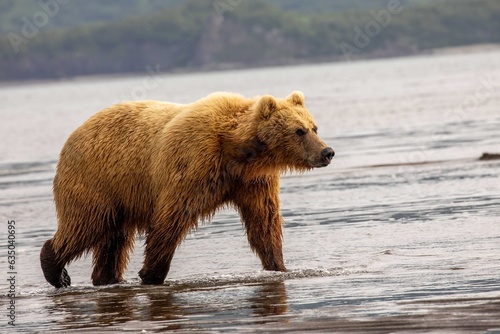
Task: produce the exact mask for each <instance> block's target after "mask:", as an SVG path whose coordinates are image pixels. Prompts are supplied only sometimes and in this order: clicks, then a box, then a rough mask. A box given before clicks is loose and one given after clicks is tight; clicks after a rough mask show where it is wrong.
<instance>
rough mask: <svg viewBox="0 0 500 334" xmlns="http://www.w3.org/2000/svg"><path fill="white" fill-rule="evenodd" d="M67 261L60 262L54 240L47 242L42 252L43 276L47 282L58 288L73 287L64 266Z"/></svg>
mask: <svg viewBox="0 0 500 334" xmlns="http://www.w3.org/2000/svg"><path fill="white" fill-rule="evenodd" d="M66 263H67V261H63V260H60V259H59V260H58V257H57V255H56V253H55V251H54V246H53V244H52V239H49V240H47V241H46V242H45V243H44V245H43V247H42V250H41V251H40V264H41V266H42V271H43V275H44V276H45V279H46V280H47V282H49V283H50V284H52V285H53V286H55V287H56V288H63V287H68V286H70V285H71V278H70V277H69V274H68V271H67V270H66V268H64V266H65V265H66Z"/></svg>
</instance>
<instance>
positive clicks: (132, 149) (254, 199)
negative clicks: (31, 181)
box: [40, 92, 334, 287]
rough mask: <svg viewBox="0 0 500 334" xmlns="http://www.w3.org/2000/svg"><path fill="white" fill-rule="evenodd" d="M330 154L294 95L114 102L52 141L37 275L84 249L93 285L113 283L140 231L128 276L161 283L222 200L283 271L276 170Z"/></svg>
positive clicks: (52, 277) (318, 162) (56, 275)
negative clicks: (136, 263) (50, 215)
mask: <svg viewBox="0 0 500 334" xmlns="http://www.w3.org/2000/svg"><path fill="white" fill-rule="evenodd" d="M333 156H334V151H333V149H332V148H330V147H328V146H327V145H326V144H325V143H324V142H323V141H322V140H321V139H320V138H319V137H318V135H317V126H316V124H315V123H314V120H313V118H312V116H311V115H310V113H309V112H308V111H307V109H306V107H305V105H304V96H303V94H302V93H301V92H293V93H292V94H291V95H290V96H288V97H287V98H286V99H278V98H274V97H273V96H270V95H264V96H262V97H257V98H254V99H248V98H244V97H243V96H241V95H238V94H232V93H214V94H211V95H209V96H207V97H205V98H203V99H201V100H199V101H197V102H194V103H191V104H185V105H183V104H174V103H166V102H158V101H142V102H126V103H122V104H117V105H114V106H112V107H110V108H108V109H105V110H103V111H101V112H99V113H97V114H96V115H94V116H93V117H91V118H90V119H89V120H88V121H86V122H85V123H84V124H83V125H82V126H80V127H79V128H78V129H77V130H76V131H75V132H73V134H72V135H71V136H70V137H69V139H68V140H67V142H66V144H65V145H64V147H63V149H62V152H61V155H60V159H59V163H58V165H57V172H56V175H55V178H54V199H55V205H56V212H57V218H58V229H57V231H56V233H55V235H54V237H53V238H52V239H50V240H47V241H46V242H45V244H44V245H43V247H42V250H41V253H40V261H41V266H42V270H43V273H44V276H45V278H46V279H47V281H48V282H49V283H50V284H52V285H53V286H55V287H64V286H68V285H70V284H71V282H70V278H69V275H68V273H67V271H66V269H65V268H64V267H65V265H66V264H67V263H69V262H70V261H73V260H75V259H77V258H78V257H80V256H81V255H82V254H86V253H88V252H89V251H92V253H93V267H94V269H93V272H92V283H93V284H94V285H104V284H113V283H118V282H120V281H122V280H123V273H124V270H125V269H126V266H127V261H128V257H129V251H130V250H131V248H132V247H133V245H134V236H135V234H136V233H141V234H145V235H146V248H145V259H144V265H143V268H142V269H141V271H140V272H139V276H140V277H141V279H142V283H143V284H162V283H163V282H164V280H165V277H166V276H167V273H168V270H169V267H170V262H171V261H172V257H173V256H174V252H175V250H176V248H177V247H178V246H179V244H180V243H181V242H182V240H183V239H184V238H185V236H186V235H187V233H188V232H189V231H190V230H192V229H195V228H196V227H197V226H198V222H199V221H204V220H208V219H210V218H211V217H212V216H213V214H214V213H215V211H216V210H217V209H218V208H220V207H223V206H228V205H229V206H233V207H234V208H236V210H238V212H239V214H240V216H241V219H242V221H243V223H244V226H245V228H246V234H247V237H248V241H249V243H250V247H251V249H252V250H253V251H254V252H255V253H256V254H257V255H258V256H259V258H260V260H261V261H262V266H263V267H264V269H265V270H275V271H286V268H285V266H284V264H283V254H282V218H281V214H280V201H279V197H278V195H279V181H280V174H281V173H283V172H286V171H294V170H295V171H305V170H308V169H311V168H314V167H324V166H327V165H328V164H329V163H330V161H331V160H332V158H333Z"/></svg>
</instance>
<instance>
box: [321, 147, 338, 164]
mask: <svg viewBox="0 0 500 334" xmlns="http://www.w3.org/2000/svg"><path fill="white" fill-rule="evenodd" d="M334 155H335V151H334V150H333V149H332V148H331V147H327V148H325V149H323V151H321V157H322V158H323V160H325V161H331V160H332V159H333V156H334Z"/></svg>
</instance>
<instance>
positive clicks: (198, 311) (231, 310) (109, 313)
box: [46, 280, 288, 330]
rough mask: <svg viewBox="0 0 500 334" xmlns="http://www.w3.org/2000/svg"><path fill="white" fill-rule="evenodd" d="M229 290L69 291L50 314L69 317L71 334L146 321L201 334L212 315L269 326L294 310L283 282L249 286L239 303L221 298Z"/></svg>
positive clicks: (49, 308)
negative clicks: (268, 324)
mask: <svg viewBox="0 0 500 334" xmlns="http://www.w3.org/2000/svg"><path fill="white" fill-rule="evenodd" d="M228 288H229V289H230V288H231V286H227V285H226V286H224V285H223V286H213V287H210V288H208V289H207V288H205V287H198V288H193V287H190V288H188V289H186V288H184V287H182V286H174V287H170V286H158V287H148V286H133V287H130V286H124V285H115V286H112V287H105V288H99V289H96V290H94V288H90V289H85V290H80V291H70V290H69V291H62V292H61V293H59V292H58V293H56V294H54V295H53V296H52V304H50V305H49V306H47V307H46V309H47V311H48V313H49V314H63V315H64V320H63V321H59V324H60V325H61V328H60V329H65V330H76V329H85V328H96V327H100V328H102V327H111V326H112V327H113V328H116V327H118V328H119V327H121V326H120V325H124V324H126V323H131V322H132V323H133V322H134V321H137V322H146V323H148V324H149V325H148V326H147V327H151V326H152V327H153V329H154V330H180V329H183V328H184V329H193V328H197V329H200V328H203V327H204V321H207V322H211V320H209V319H210V318H208V319H207V316H208V315H210V314H213V313H215V312H217V311H224V312H226V313H227V314H228V316H229V317H232V318H236V319H245V318H246V319H247V321H249V322H253V323H258V324H265V323H273V322H278V321H283V318H281V319H279V318H278V319H277V318H275V317H274V316H281V315H285V314H286V313H287V311H288V304H287V293H286V287H285V283H284V282H283V281H282V280H280V281H271V282H263V283H258V284H255V283H253V284H250V285H248V286H247V288H248V289H251V293H250V295H249V297H248V298H247V299H246V300H240V301H239V302H238V301H236V302H235V301H234V300H227V302H225V299H224V298H220V295H223V296H224V295H225V292H224V290H225V289H228ZM212 292H215V293H217V294H218V295H219V297H217V298H215V297H212V298H207V299H206V300H193V299H192V298H189V296H188V295H190V294H196V295H203V294H206V295H208V294H210V293H212ZM269 317H272V318H269ZM266 318H267V319H266ZM128 326H129V325H128V324H127V327H128ZM150 329H151V328H150Z"/></svg>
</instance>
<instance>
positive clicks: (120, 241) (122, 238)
mask: <svg viewBox="0 0 500 334" xmlns="http://www.w3.org/2000/svg"><path fill="white" fill-rule="evenodd" d="M133 245H134V232H133V231H119V232H118V231H117V232H115V233H114V234H113V235H111V236H109V237H107V238H106V239H105V240H103V241H102V242H101V243H99V244H98V245H97V246H95V247H94V248H93V256H94V270H93V272H92V284H94V285H108V284H115V283H120V282H123V273H124V271H125V269H126V268H127V262H128V259H129V255H128V253H129V251H130V249H131V248H132V247H133Z"/></svg>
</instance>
